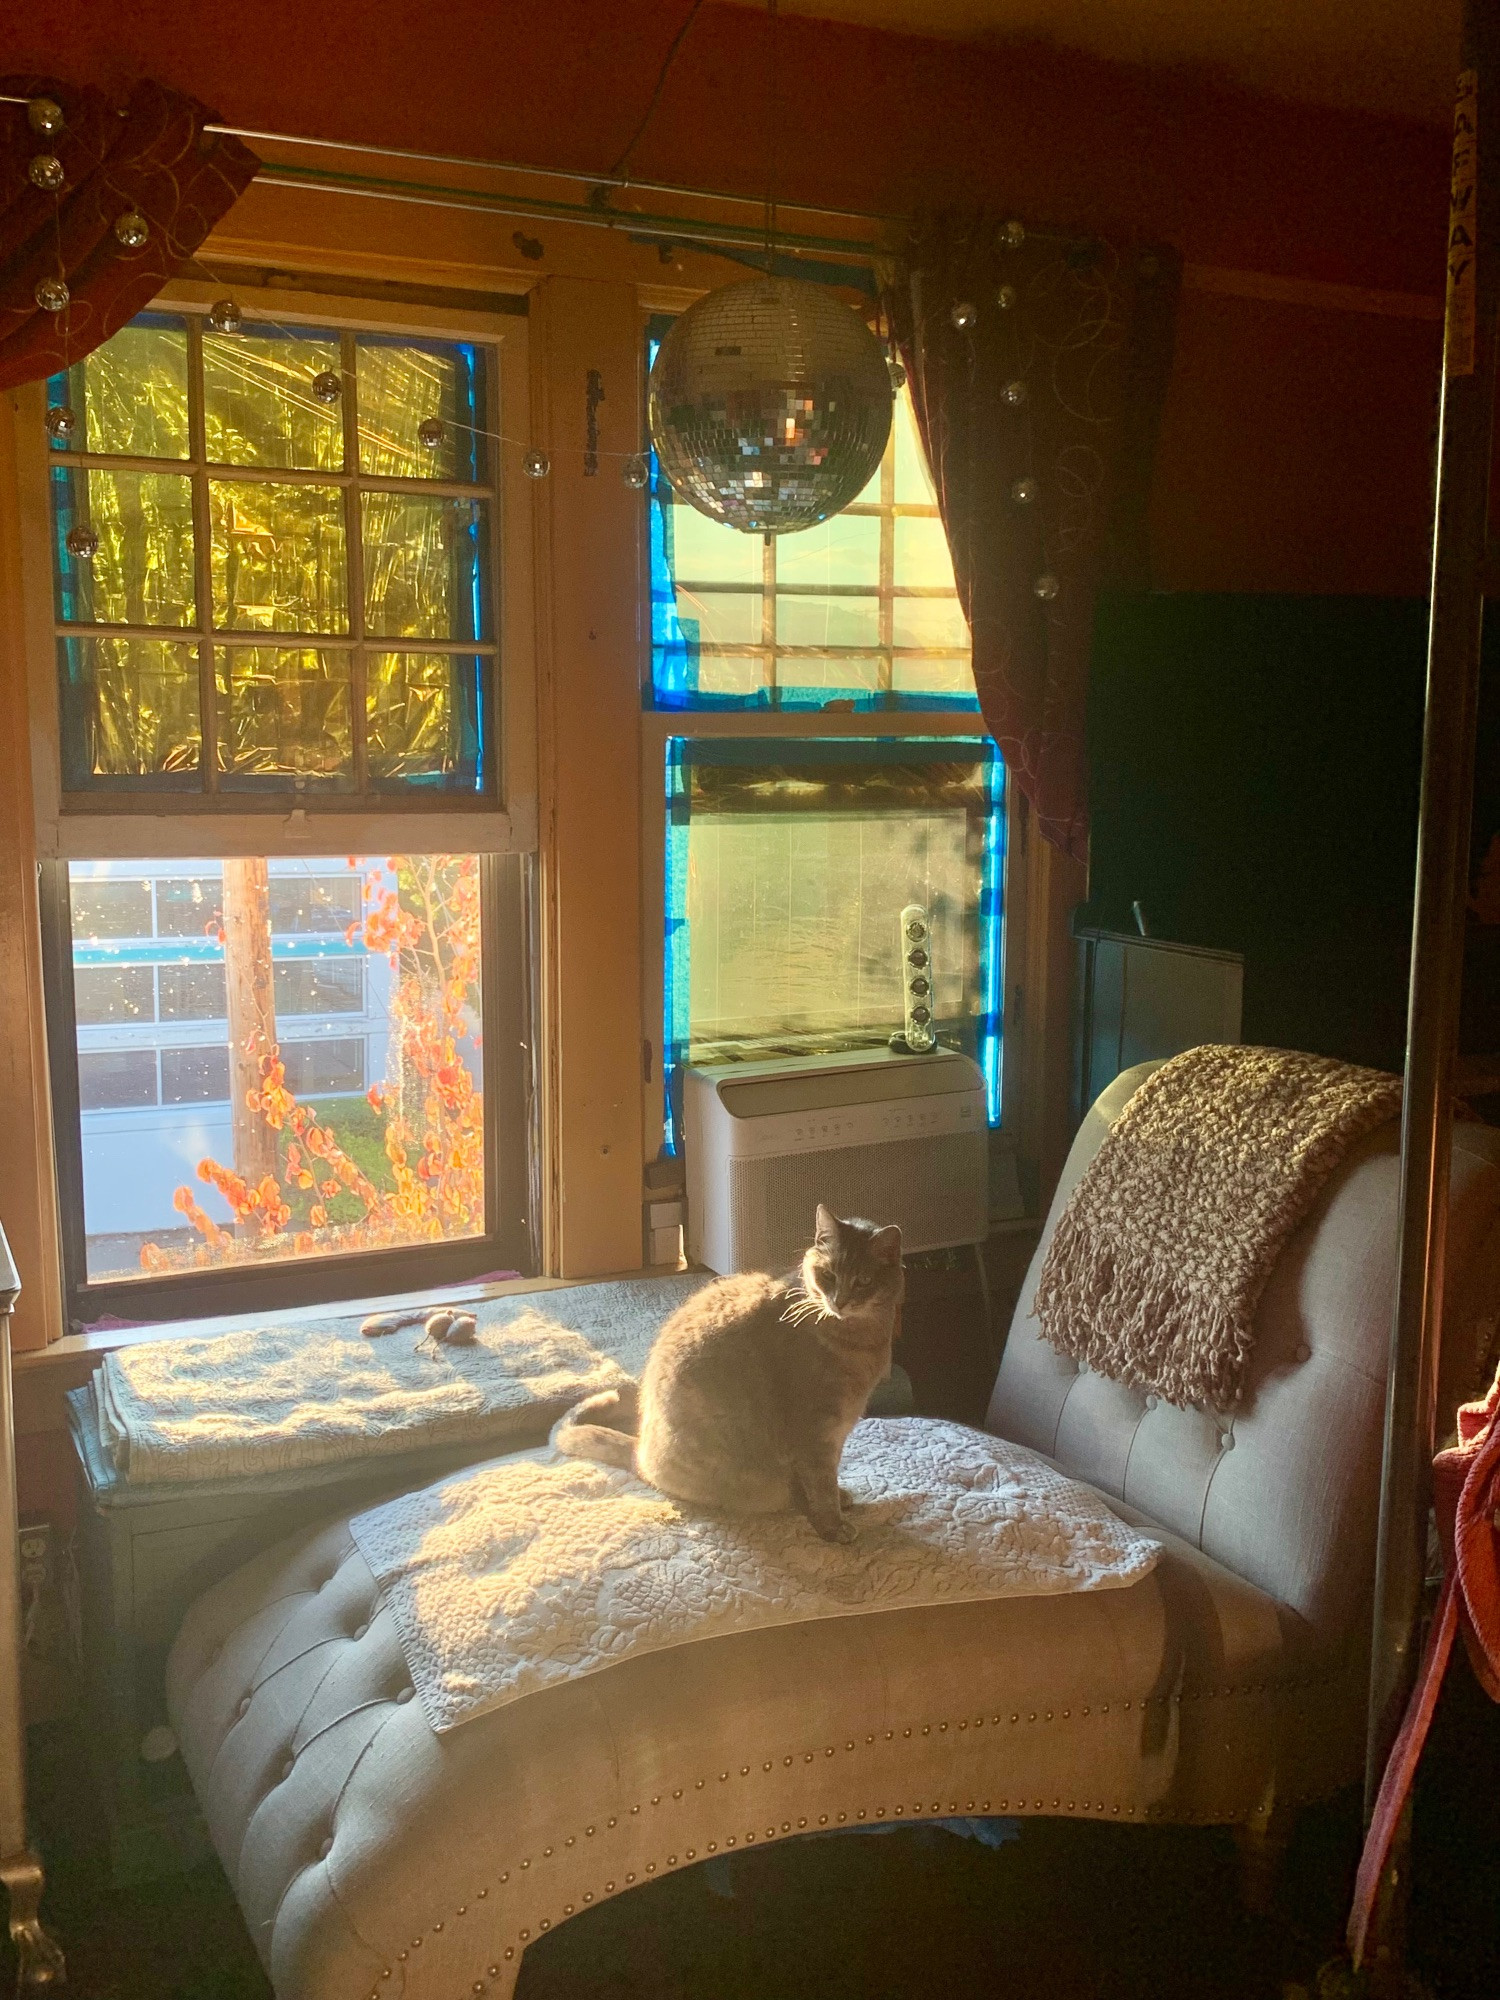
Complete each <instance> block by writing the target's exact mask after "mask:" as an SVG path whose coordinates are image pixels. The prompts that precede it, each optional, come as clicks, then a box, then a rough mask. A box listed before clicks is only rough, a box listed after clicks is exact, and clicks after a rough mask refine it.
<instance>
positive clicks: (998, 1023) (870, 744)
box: [662, 736, 1005, 1154]
mask: <svg viewBox="0 0 1500 2000" xmlns="http://www.w3.org/2000/svg"><path fill="white" fill-rule="evenodd" d="M924 762H926V763H933V764H952V763H971V764H978V765H980V766H981V767H982V768H983V772H984V790H985V810H984V812H983V815H982V825H981V826H980V827H979V828H978V829H977V831H978V833H979V834H980V836H981V841H982V846H981V869H980V883H979V891H978V908H977V911H976V912H975V916H976V920H977V922H976V930H977V944H978V997H979V1009H978V1012H977V1014H976V1015H975V1016H973V1017H971V1020H972V1032H973V1048H972V1051H971V1052H972V1054H973V1055H974V1058H975V1061H976V1062H977V1063H978V1065H979V1068H980V1070H981V1071H982V1073H983V1076H984V1081H985V1100H986V1109H987V1114H988V1118H989V1122H990V1124H991V1125H996V1126H998V1125H999V1123H1000V1108H1001V1079H1002V1056H1003V1048H1004V1009H1003V994H1004V990H1005V989H1004V925H1003V917H1004V886H1005V764H1004V760H1003V758H1002V757H1001V755H1000V751H999V747H998V745H997V744H996V743H995V742H994V740H993V739H992V738H990V737H967V736H965V737H949V736H920V737H918V736H909V737H879V738H868V737H867V738H810V737H800V738H798V737H770V738H767V737H755V738H749V737H720V738H712V737H696V738H694V737H685V736H672V737H668V739H667V743H666V773H665V776H666V853H665V856H664V857H663V859H664V869H663V876H664V899H663V902H664V914H665V924H664V936H663V955H662V1015H663V1019H662V1084H663V1096H664V1107H663V1110H664V1125H665V1137H664V1150H665V1151H667V1152H668V1153H671V1154H676V1153H677V1152H679V1151H680V1149H681V1133H682V1072H683V1068H684V1066H685V1065H686V1063H687V1061H688V1057H689V1051H690V1047H691V1040H692V993H691V954H690V949H689V946H690V939H689V933H688V867H689V833H690V828H691V820H692V773H693V771H694V769H695V768H697V767H719V768H726V767H737V768H741V769H757V768H762V767H773V768H775V767H779V768H782V769H787V768H792V769H795V768H797V767H799V766H801V767H804V768H805V767H807V766H810V765H819V766H822V767H824V768H825V769H826V768H827V767H829V766H836V765H841V764H843V765H849V766H851V767H854V768H860V767H863V768H865V769H869V768H870V767H872V766H877V765H882V764H884V765H901V764H906V765H910V764H921V763H924Z"/></svg>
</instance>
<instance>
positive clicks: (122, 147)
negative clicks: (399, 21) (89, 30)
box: [0, 76, 260, 389]
mask: <svg viewBox="0 0 1500 2000" xmlns="http://www.w3.org/2000/svg"><path fill="white" fill-rule="evenodd" d="M0 96H5V97H20V98H24V99H26V100H27V102H26V103H21V104H0V389H10V388H14V387H15V386H16V385H17V384H18V383H21V382H35V381H39V380H41V379H42V378H43V377H45V376H47V375H52V374H55V373H56V372H57V371H58V370H59V369H62V368H66V367H67V366H68V365H69V364H70V363H71V362H74V361H78V360H81V359H82V357H83V356H84V355H86V354H89V353H92V351H93V350H94V348H96V347H98V346H100V345H101V344H102V343H103V342H104V341H106V340H108V339H109V337H110V335H111V334H112V333H117V332H118V331H119V329H120V328H121V327H122V326H123V325H124V324H125V322H126V321H127V320H129V319H132V318H134V316H135V314H136V313H138V312H140V311H142V310H143V309H144V308H145V307H146V306H148V305H149V304H150V303H151V301H152V299H154V298H155V297H156V295H157V293H158V292H159V291H160V290H161V288H162V286H163V285H164V284H165V283H166V282H167V280H168V279H169V278H171V277H173V276H174V275H175V274H176V272H177V271H178V270H180V269H181V267H182V265H183V264H184V263H185V262H186V261H187V260H188V259H189V258H190V257H191V256H192V254H193V252H194V251H195V250H196V249H197V248H198V246H199V245H200V244H201V243H202V241H203V239H204V237H205V236H207V235H208V232H209V231H210V230H211V229H212V228H213V226H214V224H215V223H216V222H217V221H218V220H219V219H220V217H221V216H223V215H225V214H226V213H227V212H228V211H229V209H230V208H231V207H232V206H233V204H234V202H235V200H236V198H237V197H238V196H239V194H240V193H241V192H242V191H243V189H244V188H245V187H246V186H247V185H248V184H249V182H250V180H251V178H252V176H253V175H254V174H255V172H256V169H257V168H258V167H259V165H260V162H259V161H258V160H257V159H256V157H255V155H254V154H253V153H252V152H250V151H249V150H248V148H246V147H244V146H242V145H241V144H240V143H239V141H238V140H237V139H227V138H223V137H221V136H218V135H216V134H214V133H212V132H206V131H205V130H204V129H203V128H204V125H205V124H206V123H207V121H208V120H209V119H210V118H211V117H212V115H213V114H212V113H211V112H209V111H206V110H205V109H204V108H203V106H202V105H201V104H199V103H197V102H196V101H195V100H194V99H193V98H191V97H184V96H182V95H181V94H180V93H179V92H177V91H173V90H167V89H164V88H163V86H162V85H161V84H159V83H150V82H146V83H139V84H137V85H136V87H135V89H134V90H133V91H132V92H131V94H130V99H129V102H128V103H127V104H126V106H125V108H124V110H123V111H120V110H117V109H116V108H115V106H114V105H112V104H111V103H110V102H109V101H108V99H107V98H105V97H104V95H103V94H102V93H101V92H100V91H98V90H95V89H92V88H75V87H73V86H71V85H69V84H65V83H58V82H55V81H54V80H53V79H52V78H50V77H38V76H12V77H4V78H0ZM38 99H50V100H51V101H52V103H54V104H55V105H58V106H60V107H61V110H62V116H63V122H62V125H61V127H60V128H58V129H57V130H55V131H51V132H48V131H47V130H45V129H44V128H45V123H46V120H45V119H43V121H42V125H43V129H38V125H37V123H36V121H35V120H34V119H33V117H32V115H31V105H32V104H33V103H34V102H35V100H38ZM59 173H60V175H61V181H60V185H58V186H56V187H52V186H49V185H48V184H47V183H48V181H49V180H53V179H56V178H57V177H58V175H59ZM38 182H40V183H41V184H40V185H39V184H38ZM143 223H144V230H145V233H144V238H143V239H142V224H143ZM59 287H62V288H64V289H63V290H59V289H58V288H59ZM44 301H50V308H49V304H48V303H45V302H44Z"/></svg>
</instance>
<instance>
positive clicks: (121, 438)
mask: <svg viewBox="0 0 1500 2000" xmlns="http://www.w3.org/2000/svg"><path fill="white" fill-rule="evenodd" d="M187 376H188V363H187V329H186V328H185V327H184V325H183V323H182V321H181V320H177V319H173V320H163V319H159V318H158V317H157V316H156V315H154V314H151V315H148V316H146V317H145V318H143V319H140V320H136V321H134V322H133V323H132V324H131V325H129V326H126V327H122V328H121V329H120V331H119V332H118V333H117V334H116V335H115V336H114V338H113V339H112V340H107V341H106V342H105V343H104V345H103V346H102V347H96V348H95V349H94V351H93V353H92V354H91V355H89V356H88V358H87V360H84V361H80V362H77V363H75V365H74V366H73V367H72V368H70V369H69V370H68V388H67V401H68V403H69V404H70V405H71V407H72V409H73V410H74V412H75V413H76V414H77V415H78V416H80V417H82V419H83V435H82V437H81V438H78V439H75V449H81V450H83V451H98V452H118V453H120V454H121V455H122V456H124V457H127V458H186V457H187V456H188V398H187Z"/></svg>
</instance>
